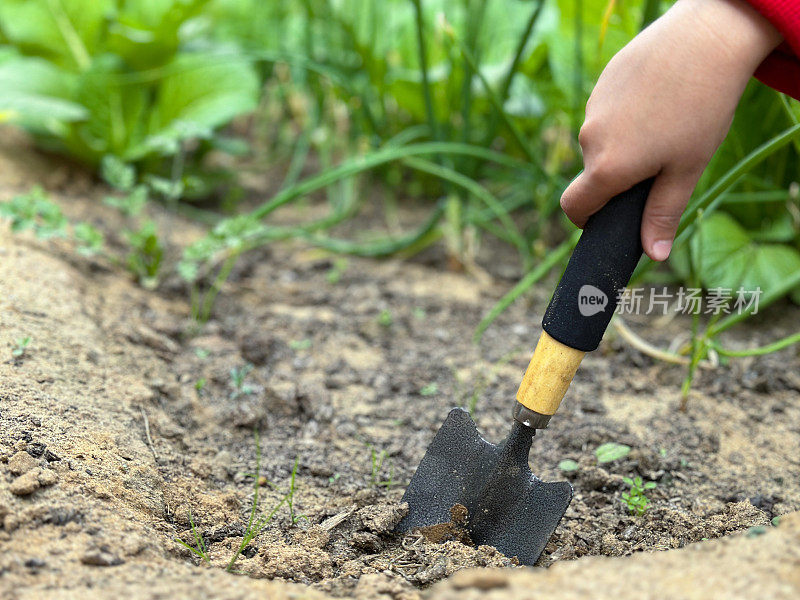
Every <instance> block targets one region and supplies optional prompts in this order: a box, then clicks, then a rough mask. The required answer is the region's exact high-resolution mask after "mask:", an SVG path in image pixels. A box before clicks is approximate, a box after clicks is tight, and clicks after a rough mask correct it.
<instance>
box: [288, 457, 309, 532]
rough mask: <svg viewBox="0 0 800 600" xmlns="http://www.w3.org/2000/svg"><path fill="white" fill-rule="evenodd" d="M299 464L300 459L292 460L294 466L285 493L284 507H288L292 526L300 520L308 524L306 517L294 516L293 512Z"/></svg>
mask: <svg viewBox="0 0 800 600" xmlns="http://www.w3.org/2000/svg"><path fill="white" fill-rule="evenodd" d="M299 464H300V457H299V456H298V457H297V458H295V459H294V466H293V467H292V476H291V478H290V479H289V491H288V492H286V496H285V498H286V506H288V507H289V518H290V519H291V521H292V525H294V524H296V523H297V522H298V521H299V520H300V519H305V520H306V522H308V517H307V516H305V515H300V514H295V512H294V492H295V489H296V487H295V478H296V477H297V466H298V465H299Z"/></svg>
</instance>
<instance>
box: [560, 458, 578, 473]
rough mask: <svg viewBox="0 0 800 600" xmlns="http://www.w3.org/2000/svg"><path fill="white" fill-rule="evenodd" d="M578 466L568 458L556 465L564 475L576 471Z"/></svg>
mask: <svg viewBox="0 0 800 600" xmlns="http://www.w3.org/2000/svg"><path fill="white" fill-rule="evenodd" d="M579 467H580V465H578V463H576V462H575V461H574V460H571V459H569V458H567V459H564V460H562V461H561V462H560V463H558V468H559V469H561V470H562V471H564V472H565V473H570V472H572V471H577V470H578V468H579Z"/></svg>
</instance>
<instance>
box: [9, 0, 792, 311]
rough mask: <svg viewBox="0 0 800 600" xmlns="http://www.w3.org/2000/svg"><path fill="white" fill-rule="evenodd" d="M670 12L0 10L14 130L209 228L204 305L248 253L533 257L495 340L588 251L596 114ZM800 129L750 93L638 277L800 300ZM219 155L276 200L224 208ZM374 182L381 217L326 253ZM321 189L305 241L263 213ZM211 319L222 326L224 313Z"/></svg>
mask: <svg viewBox="0 0 800 600" xmlns="http://www.w3.org/2000/svg"><path fill="white" fill-rule="evenodd" d="M668 6H669V3H668V2H659V1H657V0H656V1H653V0H627V1H624V2H623V1H622V0H282V1H280V2H275V1H263V0H0V120H3V121H9V122H12V123H16V124H18V125H20V126H22V127H24V128H25V129H27V130H28V131H29V132H30V133H31V134H32V135H33V136H34V139H35V140H36V141H37V143H38V144H40V145H41V147H42V148H44V149H47V150H49V151H54V152H58V153H61V154H64V155H66V156H69V157H71V158H73V159H75V160H77V161H79V162H81V163H84V164H86V165H87V166H89V167H90V168H92V169H97V171H98V173H100V174H102V176H103V177H104V178H105V179H106V180H107V181H108V182H109V183H111V184H112V185H113V186H114V187H116V188H117V190H118V191H119V192H120V194H122V195H123V197H122V199H118V200H117V202H118V204H119V206H120V207H121V208H123V209H125V207H126V206H127V207H128V208H127V209H126V210H130V206H129V205H130V204H131V203H133V202H137V203H139V204H141V202H142V201H143V199H144V198H145V197H148V198H151V199H159V198H160V199H167V200H169V201H171V202H173V203H174V204H173V205H184V206H185V205H186V203H194V204H195V205H196V206H197V205H200V206H202V208H203V211H202V218H204V219H206V220H207V221H208V222H209V223H211V224H212V227H211V228H210V232H209V235H208V236H207V237H206V238H205V239H203V240H201V241H199V242H198V243H196V244H194V245H193V246H192V247H190V248H188V249H187V251H186V255H185V257H184V261H183V262H182V263H181V266H180V272H181V274H182V275H184V277H186V278H187V279H189V280H191V281H194V282H198V281H206V284H205V289H206V294H209V293H210V294H211V302H213V296H215V295H216V291H218V289H219V284H220V282H221V281H224V277H226V276H227V273H229V272H230V267H231V265H232V263H233V261H235V260H236V257H238V256H239V255H240V254H241V252H243V251H245V250H247V249H249V248H252V247H255V246H258V245H261V244H264V243H268V242H271V241H273V240H276V239H284V238H287V237H299V238H303V239H306V240H308V241H309V243H312V244H316V245H319V246H322V247H324V248H328V249H330V250H332V251H336V252H342V253H352V254H361V255H368V256H384V255H388V254H393V253H397V252H406V253H411V252H415V251H419V250H420V249H422V248H424V247H425V246H427V245H429V244H432V243H434V242H437V241H439V240H441V241H443V242H444V243H445V244H446V248H447V251H448V253H449V256H450V257H451V259H452V261H451V262H452V264H453V265H457V266H459V267H464V268H467V269H470V268H477V267H476V256H477V251H478V248H479V247H480V246H481V243H485V240H486V239H487V238H497V239H500V240H502V241H503V242H506V243H508V244H509V245H510V246H511V247H512V248H513V249H514V251H516V252H517V253H518V254H519V257H520V263H519V264H520V273H521V274H522V275H523V279H522V281H521V282H520V284H519V285H518V286H516V287H515V288H514V289H513V290H512V291H511V292H510V293H509V295H508V296H507V297H506V298H504V299H503V301H502V302H501V303H500V304H499V305H498V307H497V308H496V310H495V311H493V313H492V315H489V317H488V320H487V321H486V322H485V323H484V326H485V325H487V324H488V322H489V320H491V318H493V316H494V315H496V314H498V313H499V312H500V311H501V310H502V309H503V308H504V307H505V306H507V305H508V304H509V303H510V302H512V301H513V300H514V299H515V298H517V297H518V296H519V295H520V294H522V293H523V292H524V291H525V290H526V289H527V288H528V287H530V285H533V283H534V282H535V281H536V280H537V279H539V278H541V277H542V276H544V275H545V274H547V273H548V272H549V271H550V270H552V269H556V268H558V267H559V265H563V264H564V261H565V260H566V258H567V257H568V255H569V250H570V249H571V247H572V245H573V244H574V243H575V240H576V239H577V238H576V235H575V234H574V233H573V229H574V228H572V226H571V225H569V223H568V222H567V221H566V219H565V218H564V217H563V216H562V215H561V214H560V211H559V210H558V201H559V196H560V192H561V190H562V189H563V188H564V187H565V186H566V184H567V183H568V182H569V180H570V179H571V178H572V177H574V176H575V175H576V174H577V173H578V171H579V170H580V168H581V160H580V152H579V148H578V147H577V143H576V138H577V131H578V129H579V127H580V124H581V121H582V118H583V109H584V106H585V102H586V99H587V98H588V95H589V93H590V91H591V88H592V85H593V82H594V81H595V80H596V79H597V77H598V75H599V74H600V72H601V71H602V68H603V66H604V65H605V64H606V62H607V61H608V60H609V59H610V58H611V57H612V56H613V55H614V53H615V52H617V51H618V50H619V49H620V48H621V47H622V46H624V45H625V43H626V42H627V41H628V40H630V39H631V38H632V37H633V36H634V35H636V33H637V32H638V31H639V30H641V29H642V28H643V27H645V26H646V25H647V24H648V23H649V22H651V21H652V20H653V19H654V18H657V16H658V15H659V14H661V13H662V12H663V11H664V10H666V9H667V8H668ZM798 118H800V109H798V105H797V103H796V102H795V101H793V100H789V99H787V98H785V97H783V96H781V95H779V94H777V93H776V92H774V91H772V90H770V89H768V88H766V87H765V86H763V85H761V84H758V83H756V82H753V83H752V84H751V85H750V86H749V87H748V89H747V91H746V92H745V96H744V100H743V102H742V103H741V106H740V108H739V111H738V113H737V116H736V119H735V122H734V125H733V128H732V130H731V133H730V135H729V136H728V139H727V140H726V142H725V143H724V145H723V147H722V148H721V149H720V151H719V152H718V153H717V155H716V156H715V157H714V159H713V161H712V163H711V165H710V166H709V168H708V169H707V170H706V173H705V174H704V176H703V178H702V180H701V182H700V185H699V186H698V188H697V190H696V193H695V196H694V198H693V201H692V204H690V208H689V210H687V213H686V215H685V218H684V222H683V224H682V229H681V231H682V236H681V238H680V242H681V243H680V244H678V246H677V247H676V250H675V252H674V258H673V259H672V261H671V268H669V269H660V270H658V271H657V272H656V271H653V270H650V269H649V265H648V264H646V263H642V265H640V269H639V275H640V276H647V277H650V278H651V279H654V280H659V281H665V282H690V283H692V282H693V283H695V284H702V285H704V286H706V287H717V286H723V287H728V288H734V289H735V288H737V287H739V286H740V285H742V286H745V287H747V288H748V289H753V288H755V287H756V286H760V287H761V288H762V289H763V290H765V292H766V294H765V299H766V300H767V301H772V300H775V299H777V298H780V297H783V296H786V295H787V294H788V295H793V296H794V299H795V300H796V301H800V294H798V291H797V290H798V286H799V285H800V253H798V249H800V205H799V204H798V186H797V179H798V157H799V156H800V140H799V139H798V132H800V128H798ZM213 152H218V153H223V154H230V155H233V157H234V158H233V159H232V160H233V163H232V164H234V165H237V164H239V165H241V168H242V169H245V170H246V169H248V168H249V169H259V168H263V167H264V166H265V165H269V166H270V167H271V168H274V166H275V165H283V168H282V172H283V175H282V176H281V178H280V183H279V184H278V185H276V186H275V189H274V190H273V192H274V193H273V195H271V197H269V198H259V199H257V200H258V202H257V203H256V204H255V206H254V205H253V203H242V204H237V203H236V202H231V201H230V200H231V198H237V197H238V195H237V193H236V191H237V190H238V189H239V181H238V179H237V174H236V172H237V171H238V170H239V169H238V167H237V168H230V167H228V168H227V169H225V168H223V169H220V168H219V166H218V163H219V161H216V163H215V164H214V165H212V164H210V163H209V162H208V161H207V158H208V156H209V155H210V154H211V153H213ZM236 161H239V163H237V162H236ZM227 164H230V163H227ZM223 189H224V190H226V191H225V192H224V193H223V192H221V191H220V190H223ZM375 189H378V190H380V194H379V197H381V198H382V199H383V200H382V210H383V212H384V213H385V220H386V223H384V224H376V227H375V230H374V231H364V232H361V233H359V234H356V235H357V237H355V238H353V237H352V236H351V237H348V238H347V239H339V238H336V237H333V233H332V232H334V231H335V230H334V227H335V226H336V225H338V224H340V223H342V222H344V221H346V220H347V219H349V218H351V217H352V216H353V215H354V214H355V213H356V212H357V211H358V210H359V209H360V208H361V207H362V206H363V205H364V204H365V203H366V202H367V201H372V202H374V201H375V197H376V194H375ZM323 190H324V191H325V193H323V194H318V195H317V197H318V198H319V199H320V201H321V202H325V203H327V204H328V206H329V212H328V215H327V216H325V217H324V218H322V219H319V220H315V221H313V222H300V223H297V224H296V225H294V226H291V227H289V226H286V225H283V226H279V225H276V224H275V223H274V222H273V221H272V220H271V219H270V218H269V217H270V215H271V214H272V212H273V211H274V210H276V209H277V208H279V207H281V206H283V205H285V204H287V203H289V202H292V201H294V200H296V199H298V198H302V197H303V196H307V195H309V194H312V193H315V192H318V191H320V192H321V191H323ZM367 190H368V191H369V193H367ZM126 194H129V195H130V198H129V200H126V198H128V196H126ZM134 195H136V196H135V197H134ZM411 200H415V201H417V202H419V203H423V204H424V203H428V204H429V206H430V208H429V216H428V218H427V219H426V220H425V221H424V222H423V223H421V224H420V226H419V228H418V229H416V230H410V231H408V232H405V233H403V232H398V230H397V226H396V223H395V221H393V214H394V213H395V212H396V207H397V205H398V204H397V203H398V202H407V201H411ZM126 202H127V204H126ZM393 207H394V208H393ZM194 214H198V215H200V214H201V212H200V211H199V210H198V211H197V212H196V213H194ZM150 234H151V235H155V234H154V233H153V232H150ZM687 242H688V243H687ZM709 248H714V249H715V251H713V252H708V249H709ZM159 264H160V260H159ZM152 275H153V274H150V275H149V277H150V276H152ZM209 281H210V282H211V283H208V282H209ZM762 300H763V299H762ZM199 306H206V307H207V308H208V310H210V305H208V298H206V299H205V303H204V302H203V301H200V304H199ZM199 310H200V313H205V312H206V310H205V309H199ZM200 313H198V315H199V314H200Z"/></svg>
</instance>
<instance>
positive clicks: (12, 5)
mask: <svg viewBox="0 0 800 600" xmlns="http://www.w3.org/2000/svg"><path fill="white" fill-rule="evenodd" d="M115 4H116V2H114V1H113V0H88V1H87V0H3V1H2V2H0V31H2V33H3V35H4V36H5V37H6V38H7V39H8V40H9V41H10V42H11V43H13V44H14V45H15V46H17V47H19V48H22V49H24V51H25V52H26V53H28V54H37V55H39V56H44V57H46V58H49V59H51V60H53V61H54V62H56V63H58V64H60V65H63V66H67V67H69V68H72V69H75V70H80V69H83V68H86V66H87V65H88V64H89V62H90V57H91V55H92V54H93V53H94V51H95V50H96V49H97V48H98V45H99V43H100V41H101V37H102V32H103V25H104V22H105V19H106V16H107V15H108V14H109V13H110V12H111V10H112V9H113V7H114V6H115Z"/></svg>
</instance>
